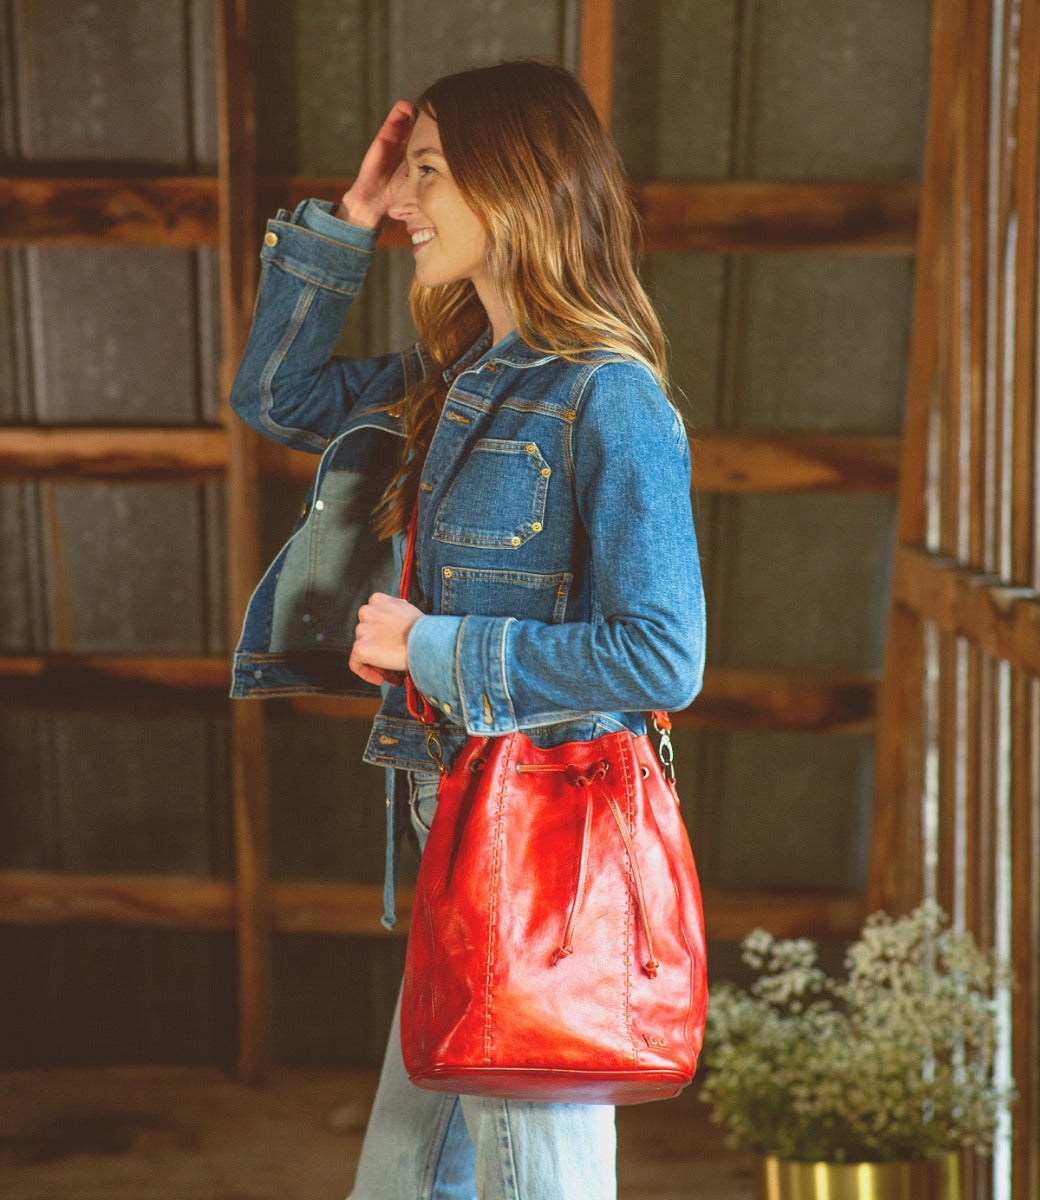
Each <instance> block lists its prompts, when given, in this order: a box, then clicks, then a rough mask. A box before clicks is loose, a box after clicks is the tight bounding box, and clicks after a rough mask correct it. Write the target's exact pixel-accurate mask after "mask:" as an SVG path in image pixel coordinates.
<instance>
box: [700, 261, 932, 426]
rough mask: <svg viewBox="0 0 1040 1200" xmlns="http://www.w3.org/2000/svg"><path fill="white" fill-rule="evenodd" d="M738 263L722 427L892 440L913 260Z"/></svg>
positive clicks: (899, 415)
mask: <svg viewBox="0 0 1040 1200" xmlns="http://www.w3.org/2000/svg"><path fill="white" fill-rule="evenodd" d="M735 265H736V268H737V278H736V280H735V285H734V293H735V295H734V303H735V308H736V311H735V312H734V314H733V318H734V328H733V331H732V339H733V342H734V343H735V347H734V358H735V360H736V361H735V371H734V380H733V387H732V394H731V395H730V396H727V397H725V401H724V403H725V404H726V407H727V409H728V410H729V411H728V412H726V413H725V416H724V418H723V419H724V420H725V421H726V423H727V424H732V425H736V426H739V427H741V428H744V429H760V430H773V431H778V432H779V431H785V430H806V429H814V430H820V431H843V432H848V431H854V432H857V433H896V434H898V433H899V431H900V430H901V429H902V426H903V397H904V391H905V385H906V357H907V345H908V340H909V329H910V307H911V301H912V297H913V262H912V260H911V259H908V258H895V257H892V258H883V257H872V256H869V255H826V256H823V255H772V254H763V255H756V256H754V257H750V256H748V257H744V258H741V259H738V260H736V264H735ZM720 415H721V414H720Z"/></svg>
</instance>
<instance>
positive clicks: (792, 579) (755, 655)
mask: <svg viewBox="0 0 1040 1200" xmlns="http://www.w3.org/2000/svg"><path fill="white" fill-rule="evenodd" d="M720 508H721V515H722V520H721V521H720V524H719V527H718V533H719V534H721V535H722V538H723V540H722V542H721V545H720V543H719V542H718V541H716V543H715V550H716V554H717V555H721V554H723V553H725V555H726V556H727V558H728V561H727V562H726V563H725V564H724V566H723V569H722V571H720V572H718V573H715V572H711V573H709V574H708V580H709V582H708V590H709V612H710V613H711V615H712V617H713V620H714V627H715V629H714V636H713V640H712V648H713V650H714V652H715V654H716V655H717V656H718V657H717V659H716V661H719V662H722V663H726V664H728V665H734V666H735V665H741V666H749V667H777V668H790V669H794V670H802V669H804V670H816V669H819V670H827V669H848V670H878V669H880V666H881V656H882V651H883V642H884V626H885V616H886V613H887V611H888V583H889V578H888V575H889V560H890V558H891V546H892V537H893V536H894V517H895V499H894V497H892V496H888V495H881V496H878V495H874V494H870V493H867V494H852V495H839V494H834V493H827V494H815V495H814V494H811V493H801V494H799V493H784V494H780V495H774V496H769V495H748V496H739V497H736V496H734V497H729V498H728V499H727V501H726V503H725V505H723V506H720ZM723 547H724V550H723Z"/></svg>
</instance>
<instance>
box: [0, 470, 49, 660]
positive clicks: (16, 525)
mask: <svg viewBox="0 0 1040 1200" xmlns="http://www.w3.org/2000/svg"><path fill="white" fill-rule="evenodd" d="M37 502H38V491H37V489H36V488H34V487H31V486H30V485H27V484H17V483H0V561H2V562H3V570H2V571H0V653H14V652H23V653H24V652H27V651H30V650H39V649H41V648H42V647H43V644H44V637H45V634H44V628H45V618H44V614H45V612H46V597H45V594H44V590H43V586H42V576H41V570H40V564H41V549H42V547H41V543H40V522H39V509H38V503H37Z"/></svg>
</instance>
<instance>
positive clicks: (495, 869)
mask: <svg viewBox="0 0 1040 1200" xmlns="http://www.w3.org/2000/svg"><path fill="white" fill-rule="evenodd" d="M514 747H515V739H514V738H510V743H509V745H508V746H507V747H506V769H505V770H504V771H503V772H502V778H501V782H500V783H499V788H498V807H497V810H496V812H495V854H494V857H493V859H492V860H491V911H490V913H489V914H488V940H487V961H486V963H485V966H484V1036H483V1051H484V1062H485V1063H490V1062H491V1012H492V1003H491V997H492V979H491V964H492V963H493V962H494V958H495V943H496V941H497V937H498V878H499V873H500V871H501V865H502V808H503V803H504V796H505V790H506V780H507V778H508V777H509V768H510V765H511V764H510V759H511V757H512V754H513V751H514Z"/></svg>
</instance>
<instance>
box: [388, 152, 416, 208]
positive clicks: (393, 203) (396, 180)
mask: <svg viewBox="0 0 1040 1200" xmlns="http://www.w3.org/2000/svg"><path fill="white" fill-rule="evenodd" d="M414 208H415V192H414V189H413V188H412V185H411V183H410V182H409V179H408V173H407V171H406V170H405V167H404V164H403V163H402V165H401V166H400V167H398V169H397V171H396V173H395V174H394V177H393V179H391V181H390V204H389V205H388V207H387V212H388V213H389V215H390V216H391V217H393V219H394V220H395V221H403V220H405V218H406V217H407V216H408V214H409V213H410V212H412V211H413V210H414Z"/></svg>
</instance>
